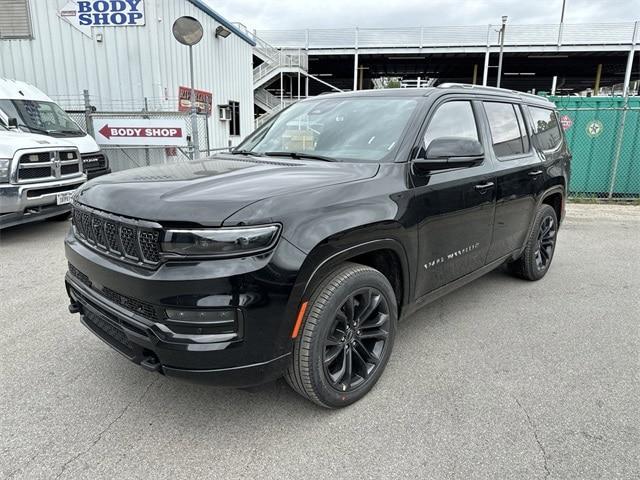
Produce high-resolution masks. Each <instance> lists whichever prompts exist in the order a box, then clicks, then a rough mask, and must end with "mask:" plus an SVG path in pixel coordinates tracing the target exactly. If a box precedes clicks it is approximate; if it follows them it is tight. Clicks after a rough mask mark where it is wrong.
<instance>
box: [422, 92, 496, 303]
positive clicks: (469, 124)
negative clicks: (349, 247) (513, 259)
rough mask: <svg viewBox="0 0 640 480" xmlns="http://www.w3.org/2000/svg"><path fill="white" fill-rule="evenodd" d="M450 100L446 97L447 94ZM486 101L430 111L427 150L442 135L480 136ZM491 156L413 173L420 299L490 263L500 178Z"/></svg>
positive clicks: (459, 101)
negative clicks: (475, 162) (426, 172)
mask: <svg viewBox="0 0 640 480" xmlns="http://www.w3.org/2000/svg"><path fill="white" fill-rule="evenodd" d="M445 98H446V97H445ZM480 109H481V105H480V104H479V103H478V102H474V101H472V100H471V99H469V98H464V97H460V98H458V97H454V98H451V99H445V100H443V101H441V102H440V103H438V104H436V105H435V106H434V107H432V108H431V109H430V112H429V118H428V122H427V127H426V129H425V130H423V132H422V134H421V136H420V137H419V145H418V147H419V148H423V149H424V150H425V151H426V149H427V148H428V146H429V144H430V143H431V142H432V141H433V140H435V139H436V138H440V137H461V138H470V139H474V140H480V142H481V143H483V145H484V148H485V151H486V149H487V145H486V136H485V134H484V133H483V129H482V128H480V118H481V117H480V115H481V112H480ZM491 163H492V161H491V158H490V157H485V159H484V161H483V163H482V164H481V165H477V166H474V167H468V168H458V169H450V170H440V171H434V172H431V174H430V175H416V174H415V173H414V172H412V173H411V175H412V183H413V185H414V194H415V196H414V197H413V202H414V203H413V206H412V208H411V209H410V210H411V211H412V212H413V213H414V214H415V215H416V216H417V218H416V222H417V226H418V242H419V260H418V261H419V266H418V275H417V279H416V280H417V282H416V292H415V296H416V298H418V297H421V296H422V295H424V294H426V293H428V292H430V291H432V290H435V289H437V288H438V287H441V286H443V285H446V284H447V283H450V282H451V281H453V280H456V279H457V278H460V277H462V276H464V275H466V274H468V273H471V272H473V271H475V270H477V269H479V268H481V267H482V266H484V264H485V258H486V256H487V251H488V250H489V246H490V243H491V233H492V221H493V210H494V205H495V178H494V176H493V166H492V164H491Z"/></svg>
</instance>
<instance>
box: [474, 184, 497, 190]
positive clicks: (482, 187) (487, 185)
mask: <svg viewBox="0 0 640 480" xmlns="http://www.w3.org/2000/svg"><path fill="white" fill-rule="evenodd" d="M491 187H493V182H487V183H479V184H478V185H476V186H475V187H473V188H475V189H476V190H479V191H481V192H482V191H484V190H486V189H488V188H491Z"/></svg>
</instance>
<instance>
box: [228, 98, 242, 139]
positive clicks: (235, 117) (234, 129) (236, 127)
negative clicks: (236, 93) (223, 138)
mask: <svg viewBox="0 0 640 480" xmlns="http://www.w3.org/2000/svg"><path fill="white" fill-rule="evenodd" d="M229 110H231V121H230V122H229V135H231V136H233V137H237V136H239V135H240V103H238V102H234V101H233V100H229Z"/></svg>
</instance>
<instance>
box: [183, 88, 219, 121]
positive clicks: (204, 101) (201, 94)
mask: <svg viewBox="0 0 640 480" xmlns="http://www.w3.org/2000/svg"><path fill="white" fill-rule="evenodd" d="M193 93H194V94H195V99H196V109H197V110H198V113H206V114H207V115H211V110H212V109H213V93H211V92H207V91H206V90H198V89H197V88H194V89H193ZM190 110H191V88H189V87H179V88H178V111H180V112H188V111H190Z"/></svg>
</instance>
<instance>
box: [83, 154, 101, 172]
mask: <svg viewBox="0 0 640 480" xmlns="http://www.w3.org/2000/svg"><path fill="white" fill-rule="evenodd" d="M82 165H83V168H84V171H85V172H86V171H88V170H97V169H101V168H104V167H106V166H107V159H106V157H105V156H104V155H103V154H101V153H100V154H97V155H96V154H90V155H84V156H83V157H82Z"/></svg>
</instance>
